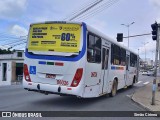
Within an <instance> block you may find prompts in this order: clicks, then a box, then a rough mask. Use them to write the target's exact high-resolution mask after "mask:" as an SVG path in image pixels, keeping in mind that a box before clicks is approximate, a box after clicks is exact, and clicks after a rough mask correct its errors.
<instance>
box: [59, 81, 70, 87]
mask: <svg viewBox="0 0 160 120" xmlns="http://www.w3.org/2000/svg"><path fill="white" fill-rule="evenodd" d="M57 84H58V85H64V86H67V85H68V81H65V80H57Z"/></svg>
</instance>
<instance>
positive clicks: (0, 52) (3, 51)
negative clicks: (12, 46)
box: [0, 49, 13, 54]
mask: <svg viewBox="0 0 160 120" xmlns="http://www.w3.org/2000/svg"><path fill="white" fill-rule="evenodd" d="M12 53H13V51H11V50H9V49H8V50H6V49H4V50H2V49H0V54H12Z"/></svg>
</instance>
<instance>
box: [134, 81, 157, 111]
mask: <svg viewBox="0 0 160 120" xmlns="http://www.w3.org/2000/svg"><path fill="white" fill-rule="evenodd" d="M157 82H158V80H157ZM155 99H156V100H155V105H151V102H152V82H151V83H149V84H148V85H146V86H144V87H142V88H140V89H138V90H137V91H135V93H134V94H133V96H132V100H133V101H135V102H136V103H138V104H140V105H142V106H143V107H144V108H145V109H147V110H149V111H160V91H158V89H157V91H156V96H155Z"/></svg>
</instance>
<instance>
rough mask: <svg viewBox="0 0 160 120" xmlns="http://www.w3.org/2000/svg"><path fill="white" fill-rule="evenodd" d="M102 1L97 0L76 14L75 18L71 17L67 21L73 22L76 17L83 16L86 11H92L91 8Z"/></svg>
mask: <svg viewBox="0 0 160 120" xmlns="http://www.w3.org/2000/svg"><path fill="white" fill-rule="evenodd" d="M102 1H103V0H99V1H97V2H96V3H94V4H92V5H91V6H89V7H87V8H85V9H84V10H82V11H81V12H80V13H78V14H76V15H75V16H73V17H71V18H70V19H69V21H72V20H74V19H75V18H77V17H78V16H80V15H82V14H84V13H85V12H86V11H88V10H90V9H92V8H93V7H95V6H96V5H97V4H99V3H100V2H102Z"/></svg>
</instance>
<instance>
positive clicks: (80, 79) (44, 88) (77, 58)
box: [23, 21, 138, 98]
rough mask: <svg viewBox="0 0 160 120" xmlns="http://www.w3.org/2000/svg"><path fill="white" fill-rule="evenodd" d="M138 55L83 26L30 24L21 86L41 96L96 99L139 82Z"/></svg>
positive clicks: (79, 24) (66, 23)
mask: <svg viewBox="0 0 160 120" xmlns="http://www.w3.org/2000/svg"><path fill="white" fill-rule="evenodd" d="M137 68H138V56H137V54H136V53H134V52H133V51H131V50H129V49H127V48H125V47H123V46H121V45H119V44H118V43H117V42H116V41H114V40H112V39H110V38H109V37H107V36H105V35H103V34H102V33H100V32H98V31H97V30H95V29H93V28H91V27H90V26H88V25H86V24H85V23H84V22H81V23H80V22H57V21H53V22H44V23H36V24H31V25H30V30H29V35H28V42H27V45H26V50H25V60H24V78H23V87H24V89H26V90H28V91H37V92H41V93H45V94H50V93H51V94H58V95H74V96H77V97H82V98H91V97H99V96H102V95H105V94H108V93H110V95H111V96H115V95H116V92H117V90H119V89H121V88H124V87H126V86H132V85H133V84H134V83H136V82H137V81H138V70H137Z"/></svg>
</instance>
